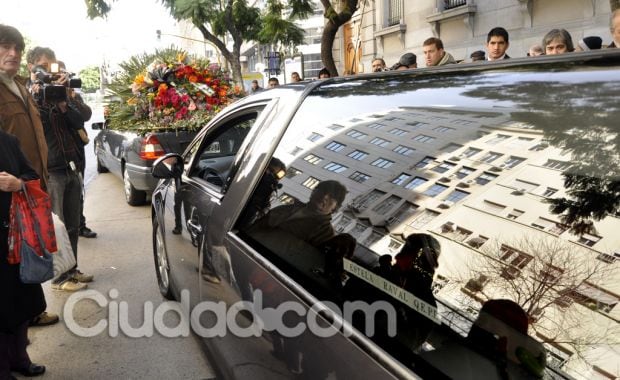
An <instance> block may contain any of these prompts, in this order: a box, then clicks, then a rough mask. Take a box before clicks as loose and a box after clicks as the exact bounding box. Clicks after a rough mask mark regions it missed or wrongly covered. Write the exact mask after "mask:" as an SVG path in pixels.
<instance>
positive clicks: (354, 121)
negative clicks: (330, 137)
mask: <svg viewBox="0 0 620 380" xmlns="http://www.w3.org/2000/svg"><path fill="white" fill-rule="evenodd" d="M358 121H362V119H360V118H357V117H352V118H351V120H349V122H350V123H357V122H358Z"/></svg>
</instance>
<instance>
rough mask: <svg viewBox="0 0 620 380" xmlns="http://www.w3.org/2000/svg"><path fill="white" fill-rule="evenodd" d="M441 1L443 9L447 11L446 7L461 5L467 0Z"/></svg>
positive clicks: (465, 3)
mask: <svg viewBox="0 0 620 380" xmlns="http://www.w3.org/2000/svg"><path fill="white" fill-rule="evenodd" d="M442 2H443V4H444V5H443V10H444V11H447V10H448V9H453V8H458V7H462V6H463V5H467V0H444V1H442Z"/></svg>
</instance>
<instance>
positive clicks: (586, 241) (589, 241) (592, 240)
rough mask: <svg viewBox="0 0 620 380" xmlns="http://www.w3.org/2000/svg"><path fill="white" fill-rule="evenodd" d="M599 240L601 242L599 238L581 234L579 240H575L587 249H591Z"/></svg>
mask: <svg viewBox="0 0 620 380" xmlns="http://www.w3.org/2000/svg"><path fill="white" fill-rule="evenodd" d="M600 240H601V237H600V236H596V235H590V234H583V235H581V236H580V237H579V240H577V242H578V243H581V244H583V245H587V246H588V247H592V246H593V245H594V244H596V243H598V242H599V241H600Z"/></svg>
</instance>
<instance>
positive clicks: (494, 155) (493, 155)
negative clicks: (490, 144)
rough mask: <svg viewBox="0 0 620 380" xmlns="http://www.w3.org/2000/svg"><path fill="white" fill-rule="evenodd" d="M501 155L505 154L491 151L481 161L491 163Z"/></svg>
mask: <svg viewBox="0 0 620 380" xmlns="http://www.w3.org/2000/svg"><path fill="white" fill-rule="evenodd" d="M501 156H503V154H501V153H497V152H489V153H487V154H486V155H484V156H483V157H482V158H481V159H480V161H482V162H486V163H487V164H490V163H491V162H493V161H495V160H497V159H498V158H500V157H501Z"/></svg>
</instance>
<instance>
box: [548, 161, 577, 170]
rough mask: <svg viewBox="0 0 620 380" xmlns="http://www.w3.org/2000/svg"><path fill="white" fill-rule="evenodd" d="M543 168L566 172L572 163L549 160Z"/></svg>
mask: <svg viewBox="0 0 620 380" xmlns="http://www.w3.org/2000/svg"><path fill="white" fill-rule="evenodd" d="M543 166H544V167H546V168H549V169H556V170H566V169H568V168H569V167H570V162H567V161H559V160H547V162H545V163H544V164H543Z"/></svg>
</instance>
